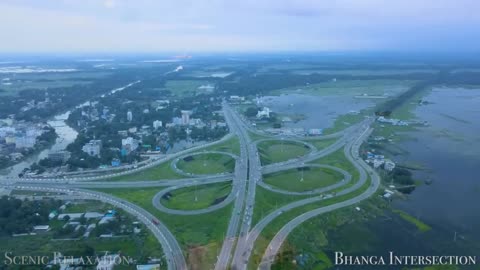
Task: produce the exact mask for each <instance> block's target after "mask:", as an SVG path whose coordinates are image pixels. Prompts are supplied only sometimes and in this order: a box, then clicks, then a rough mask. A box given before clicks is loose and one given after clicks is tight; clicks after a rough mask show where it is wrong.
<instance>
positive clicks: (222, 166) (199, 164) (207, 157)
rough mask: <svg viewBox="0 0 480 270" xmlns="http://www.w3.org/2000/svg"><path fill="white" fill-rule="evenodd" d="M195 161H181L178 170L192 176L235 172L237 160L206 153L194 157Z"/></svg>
mask: <svg viewBox="0 0 480 270" xmlns="http://www.w3.org/2000/svg"><path fill="white" fill-rule="evenodd" d="M192 158H193V160H191V161H185V160H184V159H180V160H179V161H178V163H177V168H178V169H180V170H182V171H184V172H187V173H192V174H215V173H224V172H233V169H234V168H235V160H234V159H233V158H231V157H230V156H227V155H223V154H216V153H206V154H199V155H194V156H192Z"/></svg>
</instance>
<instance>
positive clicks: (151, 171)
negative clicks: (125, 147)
mask: <svg viewBox="0 0 480 270" xmlns="http://www.w3.org/2000/svg"><path fill="white" fill-rule="evenodd" d="M170 162H171V161H167V162H164V163H162V164H160V165H158V166H155V167H152V168H148V169H145V170H143V171H139V172H136V173H133V174H127V175H122V176H117V177H113V178H110V179H108V180H109V181H148V180H160V179H179V178H185V176H183V175H180V174H177V173H176V172H175V171H173V170H172V168H171V167H170Z"/></svg>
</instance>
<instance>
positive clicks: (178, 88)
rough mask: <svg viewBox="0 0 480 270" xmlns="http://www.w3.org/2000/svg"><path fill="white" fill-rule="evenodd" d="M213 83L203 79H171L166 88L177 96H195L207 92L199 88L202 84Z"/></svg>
mask: <svg viewBox="0 0 480 270" xmlns="http://www.w3.org/2000/svg"><path fill="white" fill-rule="evenodd" d="M209 84H210V85H212V84H211V83H209V82H207V81H202V80H178V81H177V80H170V81H167V82H166V83H165V89H167V90H169V91H170V92H171V93H172V94H174V95H176V96H195V95H196V94H197V93H202V92H205V90H203V89H199V87H200V86H202V85H209Z"/></svg>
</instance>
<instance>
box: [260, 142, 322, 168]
mask: <svg viewBox="0 0 480 270" xmlns="http://www.w3.org/2000/svg"><path fill="white" fill-rule="evenodd" d="M255 144H256V145H257V147H258V152H259V155H260V162H261V164H262V165H268V164H273V163H278V162H283V161H287V160H290V159H294V158H298V157H301V156H305V155H308V154H309V153H312V152H315V151H316V150H317V148H316V147H315V146H314V145H313V144H311V143H309V142H305V141H301V140H295V139H261V140H258V141H256V142H255Z"/></svg>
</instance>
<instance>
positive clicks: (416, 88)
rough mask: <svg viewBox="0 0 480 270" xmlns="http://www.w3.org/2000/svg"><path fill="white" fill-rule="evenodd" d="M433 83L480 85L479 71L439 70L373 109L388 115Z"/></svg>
mask: <svg viewBox="0 0 480 270" xmlns="http://www.w3.org/2000/svg"><path fill="white" fill-rule="evenodd" d="M434 85H453V86H454V85H459V86H460V85H480V73H475V72H461V73H451V72H449V71H440V72H438V73H437V74H435V75H434V76H433V77H432V78H431V79H429V80H425V81H420V82H418V83H416V84H415V85H413V86H412V87H411V88H410V89H409V90H407V91H406V92H404V93H402V94H400V95H398V96H397V97H396V98H394V99H391V100H388V101H387V102H385V103H383V104H380V105H379V106H378V107H377V109H376V110H375V114H376V115H381V116H389V115H390V114H391V113H392V112H393V111H394V110H395V109H397V108H399V107H400V106H401V105H402V104H403V103H404V102H406V101H408V100H410V99H411V98H412V97H413V96H415V94H417V93H418V92H420V91H422V90H424V89H427V88H428V87H431V86H434Z"/></svg>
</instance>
